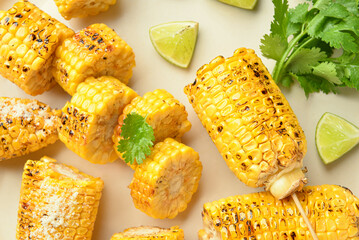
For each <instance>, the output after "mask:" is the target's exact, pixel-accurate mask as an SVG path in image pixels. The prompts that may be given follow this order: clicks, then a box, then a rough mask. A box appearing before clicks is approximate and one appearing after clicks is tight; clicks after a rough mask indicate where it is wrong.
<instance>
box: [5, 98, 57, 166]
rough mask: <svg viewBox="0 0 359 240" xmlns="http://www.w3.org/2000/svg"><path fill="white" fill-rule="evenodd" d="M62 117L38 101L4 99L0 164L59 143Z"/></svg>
mask: <svg viewBox="0 0 359 240" xmlns="http://www.w3.org/2000/svg"><path fill="white" fill-rule="evenodd" d="M60 115H61V111H60V110H52V109H51V108H50V107H49V106H48V105H46V104H44V103H41V102H39V101H37V100H30V99H21V98H9V97H0V161H1V160H5V159H10V158H14V157H19V156H23V155H26V154H28V153H30V152H34V151H37V150H39V149H41V148H43V147H46V146H47V145H49V144H52V143H54V142H56V140H57V139H58V136H57V126H58V120H59V117H60Z"/></svg>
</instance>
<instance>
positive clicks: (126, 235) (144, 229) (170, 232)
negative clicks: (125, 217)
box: [111, 226, 184, 240]
mask: <svg viewBox="0 0 359 240" xmlns="http://www.w3.org/2000/svg"><path fill="white" fill-rule="evenodd" d="M132 239H136V240H151V239H164V240H183V239H184V233H183V230H182V229H180V228H179V227H178V226H174V227H171V228H159V227H150V226H141V227H133V228H128V229H126V230H125V231H123V232H121V233H116V234H115V235H113V236H112V238H111V240H132Z"/></svg>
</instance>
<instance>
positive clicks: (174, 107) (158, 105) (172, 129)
mask: <svg viewBox="0 0 359 240" xmlns="http://www.w3.org/2000/svg"><path fill="white" fill-rule="evenodd" d="M132 112H136V113H138V114H140V115H141V116H143V117H146V122H147V123H148V124H149V125H151V126H152V128H153V131H154V135H155V143H157V142H162V141H163V140H165V139H166V138H174V139H176V140H177V141H180V140H181V138H182V136H183V134H185V133H186V132H187V131H189V130H190V129H191V123H190V122H189V121H188V120H187V116H188V114H187V111H186V109H185V107H184V106H183V104H182V103H180V102H179V101H178V100H177V99H175V98H174V97H173V96H172V95H171V94H170V93H169V92H167V91H166V90H163V89H157V90H155V91H153V92H148V93H146V94H145V95H143V97H140V96H138V97H136V98H135V99H133V100H132V101H131V104H129V105H127V106H126V107H125V109H124V110H123V113H122V114H121V115H120V117H119V119H118V124H117V126H116V129H115V132H114V135H113V137H112V139H113V142H114V148H115V150H116V152H117V145H118V142H119V141H120V140H121V137H120V134H121V126H122V124H123V120H124V119H125V118H126V116H127V115H128V114H129V113H132ZM117 153H118V155H119V156H120V157H121V153H120V152H117ZM132 167H135V165H133V166H132Z"/></svg>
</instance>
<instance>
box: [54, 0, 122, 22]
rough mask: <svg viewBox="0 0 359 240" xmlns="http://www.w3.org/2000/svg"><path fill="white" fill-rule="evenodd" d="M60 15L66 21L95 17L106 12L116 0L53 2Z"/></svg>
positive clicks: (60, 0) (67, 0)
mask: <svg viewBox="0 0 359 240" xmlns="http://www.w3.org/2000/svg"><path fill="white" fill-rule="evenodd" d="M54 1H55V3H56V6H57V7H58V9H59V12H60V14H61V15H62V16H63V17H64V18H65V19H67V20H70V19H71V18H74V17H87V16H90V15H97V14H99V13H100V12H105V11H107V10H108V8H109V7H110V5H114V4H115V3H116V0H54Z"/></svg>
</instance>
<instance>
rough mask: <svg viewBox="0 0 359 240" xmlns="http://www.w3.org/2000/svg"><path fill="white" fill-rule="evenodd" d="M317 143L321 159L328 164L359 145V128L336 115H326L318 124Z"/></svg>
mask: <svg viewBox="0 0 359 240" xmlns="http://www.w3.org/2000/svg"><path fill="white" fill-rule="evenodd" d="M315 142H316V146H317V150H318V153H319V155H320V157H321V159H322V160H323V162H324V163H325V164H328V163H331V162H333V161H335V160H336V159H338V158H339V157H341V156H342V155H344V154H345V153H347V152H348V151H349V150H351V149H352V148H353V147H355V146H356V145H357V144H358V143H359V128H358V127H356V126H355V125H353V124H352V123H350V122H348V121H347V120H345V119H344V118H341V117H339V116H337V115H335V114H332V113H324V114H323V116H322V117H321V118H320V120H319V122H318V124H317V128H316V133H315Z"/></svg>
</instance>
